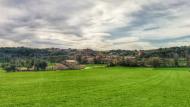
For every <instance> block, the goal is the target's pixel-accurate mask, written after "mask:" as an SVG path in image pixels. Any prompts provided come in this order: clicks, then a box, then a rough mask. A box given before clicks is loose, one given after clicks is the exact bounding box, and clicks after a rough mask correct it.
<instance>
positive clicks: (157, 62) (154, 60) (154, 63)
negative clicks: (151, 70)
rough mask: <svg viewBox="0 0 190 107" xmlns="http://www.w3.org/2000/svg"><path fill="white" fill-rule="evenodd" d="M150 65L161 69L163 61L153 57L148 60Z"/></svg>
mask: <svg viewBox="0 0 190 107" xmlns="http://www.w3.org/2000/svg"><path fill="white" fill-rule="evenodd" d="M148 64H150V65H151V66H153V67H160V65H161V60H160V58H159V57H151V58H149V60H148Z"/></svg>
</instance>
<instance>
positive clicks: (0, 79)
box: [0, 65, 190, 107]
mask: <svg viewBox="0 0 190 107" xmlns="http://www.w3.org/2000/svg"><path fill="white" fill-rule="evenodd" d="M94 66H95V65H91V66H89V67H88V69H84V70H66V71H48V72H16V73H5V72H3V71H2V70H1V72H0V107H189V106H190V72H189V68H158V69H155V68H127V67H111V68H105V67H100V66H95V67H94Z"/></svg>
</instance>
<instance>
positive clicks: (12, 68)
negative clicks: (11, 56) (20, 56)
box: [1, 64, 16, 72]
mask: <svg viewBox="0 0 190 107" xmlns="http://www.w3.org/2000/svg"><path fill="white" fill-rule="evenodd" d="M1 66H2V68H3V69H4V70H5V71H7V72H14V71H16V66H15V65H14V64H2V65H1Z"/></svg>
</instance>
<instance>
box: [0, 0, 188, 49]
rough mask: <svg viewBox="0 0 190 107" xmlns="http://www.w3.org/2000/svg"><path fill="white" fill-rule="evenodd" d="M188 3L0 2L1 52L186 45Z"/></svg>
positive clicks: (171, 0) (109, 0)
mask: <svg viewBox="0 0 190 107" xmlns="http://www.w3.org/2000/svg"><path fill="white" fill-rule="evenodd" d="M189 10H190V1H189V0H0V47H17V46H25V47H34V48H51V47H57V48H79V49H81V48H92V49H98V50H108V49H152V48H159V47H170V46H184V45H190V11H189Z"/></svg>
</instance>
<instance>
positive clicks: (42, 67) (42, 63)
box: [34, 60, 48, 71]
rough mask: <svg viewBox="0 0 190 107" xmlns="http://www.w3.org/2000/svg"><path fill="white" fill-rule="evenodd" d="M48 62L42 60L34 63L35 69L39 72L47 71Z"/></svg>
mask: <svg viewBox="0 0 190 107" xmlns="http://www.w3.org/2000/svg"><path fill="white" fill-rule="evenodd" d="M47 65H48V64H47V62H46V61H42V60H37V61H35V63H34V69H35V70H37V71H39V70H45V69H46V67H47Z"/></svg>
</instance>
